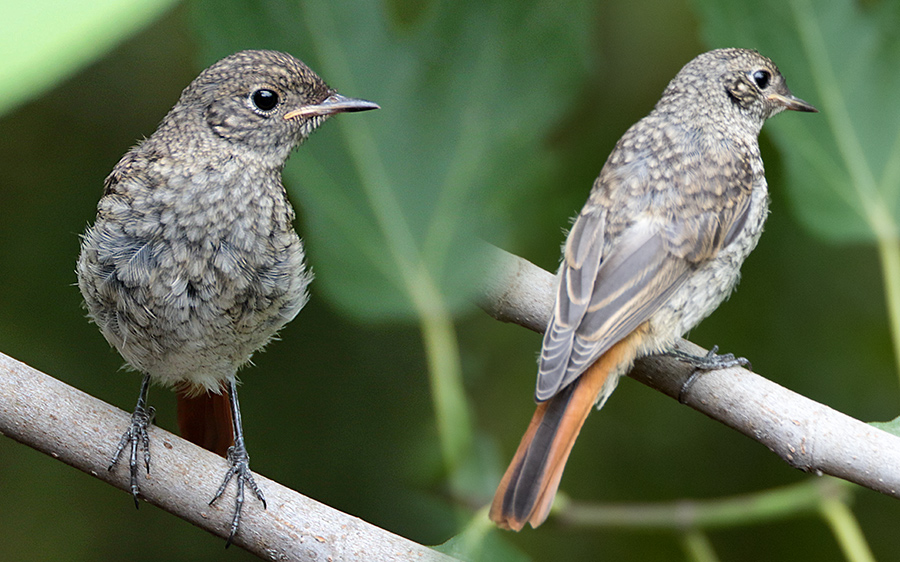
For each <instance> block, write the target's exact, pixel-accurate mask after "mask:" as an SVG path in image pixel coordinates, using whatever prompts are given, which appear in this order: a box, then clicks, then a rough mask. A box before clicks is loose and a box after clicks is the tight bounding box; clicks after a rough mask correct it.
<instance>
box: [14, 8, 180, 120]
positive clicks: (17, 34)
mask: <svg viewBox="0 0 900 562" xmlns="http://www.w3.org/2000/svg"><path fill="white" fill-rule="evenodd" d="M174 3H175V0H90V1H73V2H54V1H52V0H50V1H48V0H35V1H33V2H4V3H3V6H2V8H0V21H3V33H0V114H3V113H5V112H7V111H10V110H12V109H13V108H15V107H16V106H17V105H19V104H21V103H24V102H26V101H28V100H29V99H31V98H34V97H37V96H38V95H40V94H41V93H43V92H44V91H45V90H47V89H49V88H51V87H52V86H54V85H55V84H56V83H58V82H59V81H61V80H63V79H64V78H66V77H67V76H69V75H71V74H73V73H74V72H75V71H77V70H78V69H80V68H81V67H83V66H84V65H86V64H88V63H89V62H91V61H92V60H94V59H96V58H98V57H100V56H101V55H103V54H104V53H105V52H106V51H108V50H109V49H111V48H112V47H113V46H114V45H115V44H116V43H118V42H119V41H121V40H122V39H124V38H126V37H128V36H129V35H131V34H132V33H134V32H135V31H137V30H138V29H140V28H141V27H143V26H144V25H146V24H148V23H150V22H151V21H153V20H155V19H156V18H157V17H159V15H160V14H161V13H162V12H163V11H165V10H166V9H168V8H169V7H171V6H172V5H173V4H174Z"/></svg>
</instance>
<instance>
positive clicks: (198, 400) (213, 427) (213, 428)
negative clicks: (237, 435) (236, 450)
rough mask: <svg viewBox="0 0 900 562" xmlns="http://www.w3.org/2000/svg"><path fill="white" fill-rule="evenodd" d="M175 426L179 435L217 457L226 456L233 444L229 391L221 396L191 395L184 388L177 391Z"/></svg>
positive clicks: (214, 394)
mask: <svg viewBox="0 0 900 562" xmlns="http://www.w3.org/2000/svg"><path fill="white" fill-rule="evenodd" d="M177 394H178V427H179V428H180V429H181V436H182V437H184V438H185V439H187V440H188V441H190V442H191V443H195V444H197V445H200V446H201V447H203V448H204V449H208V450H210V451H212V452H214V453H216V454H217V455H222V456H223V457H227V456H228V448H229V447H231V446H232V445H234V428H233V422H232V419H231V405H230V404H229V402H228V390H227V389H224V388H223V389H222V391H221V393H218V394H217V393H214V392H204V393H202V394H199V395H196V396H194V395H192V394H191V392H190V391H189V390H187V389H179V390H178V393H177Z"/></svg>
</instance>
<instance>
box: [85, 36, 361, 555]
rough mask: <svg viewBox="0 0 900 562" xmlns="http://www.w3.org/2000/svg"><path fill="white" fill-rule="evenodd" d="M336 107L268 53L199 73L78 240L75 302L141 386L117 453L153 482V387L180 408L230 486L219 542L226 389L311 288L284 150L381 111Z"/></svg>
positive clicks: (229, 405) (231, 434)
mask: <svg viewBox="0 0 900 562" xmlns="http://www.w3.org/2000/svg"><path fill="white" fill-rule="evenodd" d="M377 108H378V106H377V105H376V104H374V103H372V102H368V101H364V100H358V99H350V98H346V97H343V96H341V95H340V94H338V93H337V92H335V91H334V90H332V89H331V88H329V87H328V86H327V85H326V84H325V82H323V81H322V79H321V78H319V77H318V76H317V75H316V74H315V73H314V72H313V71H312V70H310V69H309V68H308V67H307V66H306V65H305V64H303V63H302V62H300V61H299V60H297V59H295V58H294V57H292V56H291V55H288V54H285V53H279V52H275V51H242V52H239V53H236V54H234V55H231V56H229V57H227V58H225V59H222V60H221V61H219V62H217V63H216V64H214V65H212V66H211V67H209V68H207V69H206V70H204V71H203V72H202V73H201V74H200V76H198V77H197V78H196V79H195V80H194V81H193V82H192V83H191V84H190V85H189V86H188V87H187V88H185V90H184V92H182V94H181V98H180V99H179V100H178V103H176V104H175V107H173V108H172V110H171V111H170V112H169V114H168V115H166V117H165V119H163V121H162V124H160V126H159V128H158V129H157V130H156V132H155V133H153V135H151V136H150V138H148V139H146V140H144V141H143V142H141V143H140V144H138V145H137V146H136V147H134V148H133V149H132V150H131V151H129V152H128V153H127V154H126V155H125V156H124V157H123V158H122V159H121V160H120V161H119V163H118V164H117V165H116V167H115V168H114V169H113V171H112V173H111V174H110V175H109V177H108V178H106V182H105V185H104V190H103V197H102V198H101V199H100V203H99V205H98V210H97V219H96V222H95V223H94V225H93V226H91V227H89V228H88V229H87V231H86V232H85V234H84V236H83V239H82V245H81V256H80V257H79V259H78V286H79V288H80V289H81V293H82V295H84V300H85V303H86V305H87V309H88V312H89V314H90V317H91V318H92V319H93V320H94V322H95V323H96V324H97V326H99V327H100V331H101V332H102V333H103V335H104V336H105V337H106V339H107V341H109V342H110V344H112V345H114V346H115V347H116V349H118V350H119V353H121V354H122V356H123V357H124V358H125V360H126V361H127V362H128V364H129V365H130V366H131V367H133V368H134V369H136V370H138V371H140V372H141V373H143V374H144V379H143V382H142V384H141V390H140V395H139V397H138V402H137V406H136V408H135V410H134V414H133V415H132V418H131V426H130V427H129V429H128V431H127V432H125V434H124V435H123V436H122V440H121V442H120V443H119V445H118V450H117V451H116V453H115V456H114V457H113V460H112V464H110V469H112V468H113V467H114V466H115V464H116V462H117V461H118V459H119V457H120V455H121V454H122V452H123V450H125V449H128V453H126V454H127V455H128V456H129V459H130V460H129V466H130V470H131V492H132V494H133V495H134V498H135V505H137V498H138V493H139V486H138V474H137V473H138V465H139V462H138V453H139V451H142V452H143V462H144V465H145V466H146V469H147V471H148V472H149V471H150V450H149V438H148V435H147V427H148V425H149V424H150V423H151V422H152V418H153V408H150V407H148V406H147V391H148V387H149V385H150V382H151V381H153V382H156V383H159V384H162V385H164V386H169V387H174V388H175V389H176V390H177V391H178V393H179V414H178V417H179V425H180V426H181V427H182V432H183V435H185V437H186V438H188V439H190V440H192V441H194V442H196V443H198V444H200V445H202V446H204V447H206V448H208V449H210V450H213V451H216V452H218V453H219V454H222V455H227V458H228V459H229V461H230V462H231V465H232V466H231V468H230V469H229V471H228V472H227V474H226V476H225V479H224V481H223V482H222V484H221V486H220V487H219V489H218V491H216V493H215V494H214V496H213V499H212V501H210V503H212V502H214V501H215V500H216V499H218V498H219V497H220V496H221V495H222V493H223V491H224V490H225V488H226V486H227V484H228V482H229V481H230V480H231V479H232V478H235V480H236V483H237V493H236V500H235V510H234V516H233V519H232V524H231V533H230V536H229V538H228V543H226V545H227V544H230V543H231V541H232V540H233V539H234V535H235V533H236V532H237V530H238V526H239V523H240V515H241V507H242V505H243V495H244V486H245V485H247V486H249V487H250V489H251V490H253V492H254V494H255V495H256V496H257V498H259V500H260V501H262V502H263V506H264V507H265V499H264V497H263V494H262V492H261V491H260V490H259V488H258V487H257V485H256V483H255V482H254V480H253V477H252V475H251V473H250V469H249V456H248V455H247V450H246V448H245V446H244V438H243V431H242V429H241V417H240V407H239V406H238V399H237V385H236V381H235V375H236V372H237V370H238V368H240V367H241V366H242V365H244V364H246V363H247V362H249V360H250V357H251V356H252V355H253V353H254V352H255V351H256V350H258V349H260V348H261V347H263V346H264V345H265V344H266V343H267V342H268V341H269V340H271V339H272V337H273V336H274V335H275V333H276V332H277V331H278V330H279V329H280V328H281V327H282V326H284V325H285V324H286V323H288V322H290V321H291V320H292V319H293V318H294V317H295V316H296V315H297V313H298V312H299V311H300V309H301V308H302V307H303V305H304V304H305V303H306V301H307V298H308V296H307V285H308V284H309V282H310V280H311V279H312V275H311V274H310V273H309V272H308V271H307V270H306V266H305V263H304V252H303V245H302V244H301V242H300V238H299V237H298V236H297V233H296V232H295V231H294V227H293V225H292V221H293V220H294V211H293V208H292V207H291V205H290V203H289V202H288V199H287V194H286V193H285V190H284V187H283V186H282V184H281V170H282V168H283V166H284V163H285V160H286V159H287V158H288V155H289V154H290V152H291V150H292V149H293V148H294V147H296V146H297V145H298V144H300V143H301V142H302V141H303V140H304V139H306V137H307V136H308V135H309V134H310V133H312V131H313V130H314V129H315V128H316V127H317V126H319V125H320V124H321V123H322V122H323V121H325V119H327V118H328V117H329V116H330V115H333V114H335V113H341V112H349V111H364V110H368V109H377Z"/></svg>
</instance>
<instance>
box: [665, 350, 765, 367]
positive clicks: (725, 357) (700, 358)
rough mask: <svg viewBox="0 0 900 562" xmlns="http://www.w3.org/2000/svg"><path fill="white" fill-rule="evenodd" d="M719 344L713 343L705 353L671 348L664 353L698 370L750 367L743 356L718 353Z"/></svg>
mask: <svg viewBox="0 0 900 562" xmlns="http://www.w3.org/2000/svg"><path fill="white" fill-rule="evenodd" d="M718 351H719V346H717V345H714V346H713V347H712V349H710V350H709V353H707V354H706V355H692V354H690V353H686V352H684V351H679V350H677V349H672V350H670V351H667V352H665V353H664V355H668V356H670V357H674V358H675V359H678V360H679V361H682V362H684V363H687V364H689V365H691V366H693V367H694V368H696V369H697V370H698V371H715V370H716V369H728V368H731V367H747V368H750V361H749V360H748V359H746V358H744V357H735V356H734V354H733V353H723V354H722V355H719V354H718Z"/></svg>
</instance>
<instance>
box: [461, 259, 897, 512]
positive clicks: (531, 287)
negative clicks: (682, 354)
mask: <svg viewBox="0 0 900 562" xmlns="http://www.w3.org/2000/svg"><path fill="white" fill-rule="evenodd" d="M487 251H488V252H490V259H489V260H484V261H485V262H486V263H488V264H490V268H485V269H484V270H483V271H482V275H481V276H480V278H481V280H482V286H481V287H480V294H479V298H478V305H479V306H480V307H481V308H482V309H484V310H485V312H487V313H488V314H490V315H491V316H493V317H494V318H496V319H497V320H501V321H503V322H513V323H516V324H519V325H521V326H524V327H526V328H529V329H531V330H534V331H536V332H543V331H544V329H545V327H546V326H547V322H548V321H549V319H550V313H551V310H552V308H553V303H554V299H555V297H556V281H555V279H556V278H555V276H554V275H553V274H551V273H548V272H547V271H544V270H543V269H541V268H539V267H537V266H536V265H534V264H532V263H530V262H528V261H526V260H524V259H522V258H520V257H518V256H515V255H513V254H510V253H508V252H505V251H503V250H501V249H499V248H496V247H493V246H489V247H488V249H487ZM676 348H677V349H680V350H682V351H686V352H688V353H691V354H693V355H704V354H705V353H706V350H704V349H702V348H700V347H699V346H696V345H694V344H692V343H691V342H689V341H686V340H681V341H680V342H679V343H678V345H677V346H676ZM692 374H693V368H692V367H691V366H689V365H687V364H685V363H683V362H681V361H678V360H677V359H674V358H672V357H669V356H653V357H646V358H644V359H641V360H639V361H638V362H637V363H636V364H635V367H634V369H632V371H631V373H629V376H630V377H631V378H633V379H635V380H637V381H639V382H641V383H643V384H645V385H647V386H649V387H651V388H654V389H656V390H659V391H660V392H662V393H664V394H666V395H668V396H670V397H672V398H675V399H676V400H680V401H681V402H682V403H684V404H686V405H688V406H690V407H691V408H693V409H695V410H697V411H699V412H702V413H704V414H706V415H707V416H709V417H711V418H712V419H714V420H716V421H719V422H721V423H723V424H725V425H727V426H729V427H731V428H733V429H736V430H738V431H740V432H741V433H743V434H744V435H746V436H748V437H750V438H752V439H755V440H756V441H759V442H760V443H762V444H763V445H765V446H766V447H768V448H769V449H770V450H771V451H772V452H774V453H775V454H777V455H778V456H779V457H781V458H782V459H783V460H784V461H785V462H787V463H788V464H789V465H791V466H793V467H794V468H799V469H800V470H802V471H804V472H812V473H814V474H818V475H821V474H830V475H832V476H837V477H839V478H843V479H845V480H848V481H850V482H855V483H857V484H859V485H861V486H865V487H866V488H871V489H872V490H876V491H878V492H882V493H884V494H887V495H890V496H894V497H897V498H900V438H898V437H896V436H894V435H891V434H890V433H887V432H885V431H882V430H880V429H877V428H875V427H872V426H870V425H868V424H865V423H863V422H861V421H859V420H856V419H854V418H851V417H850V416H847V415H845V414H842V413H840V412H838V411H836V410H833V409H832V408H829V407H828V406H825V405H822V404H819V403H818V402H815V401H813V400H810V399H808V398H806V397H804V396H801V395H799V394H797V393H795V392H792V391H790V390H788V389H786V388H784V387H782V386H780V385H777V384H775V383H773V382H771V381H769V380H767V379H765V378H763V377H761V376H759V375H757V374H755V373H753V372H751V371H748V370H746V369H741V368H737V367H736V368H731V369H722V370H719V371H710V372H708V373H704V374H703V375H702V376H699V377H696V378H694V379H693V380H690V381H689V379H690V377H691V375H692Z"/></svg>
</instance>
